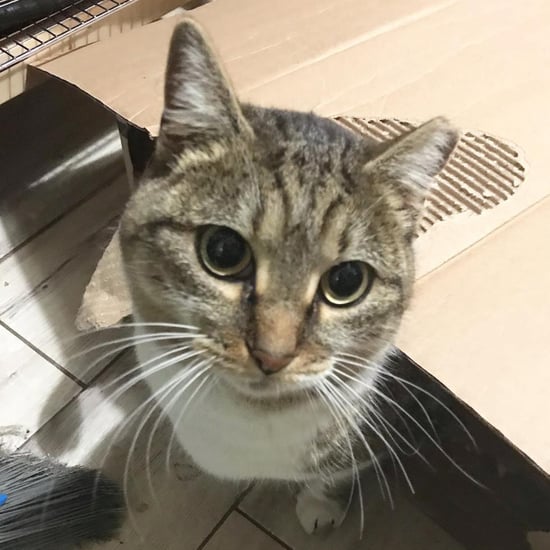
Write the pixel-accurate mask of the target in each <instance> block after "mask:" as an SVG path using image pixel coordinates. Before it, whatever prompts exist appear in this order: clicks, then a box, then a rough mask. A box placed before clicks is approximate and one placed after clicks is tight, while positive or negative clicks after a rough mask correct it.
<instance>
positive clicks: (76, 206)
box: [0, 171, 124, 262]
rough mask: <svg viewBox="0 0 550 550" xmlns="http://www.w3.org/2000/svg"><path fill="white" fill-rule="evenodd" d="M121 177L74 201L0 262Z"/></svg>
mask: <svg viewBox="0 0 550 550" xmlns="http://www.w3.org/2000/svg"><path fill="white" fill-rule="evenodd" d="M121 175H124V171H121V172H120V173H119V174H117V175H116V176H112V177H111V178H109V180H108V181H107V182H105V183H103V184H101V185H99V186H98V187H96V188H95V189H93V190H92V191H90V192H89V193H88V194H87V195H85V196H84V197H82V198H80V199H79V200H78V201H76V202H75V203H74V204H73V205H71V206H69V207H68V208H67V210H64V211H63V212H61V213H60V214H58V215H57V216H55V217H54V218H53V219H51V220H50V221H49V222H47V223H46V224H45V225H43V226H42V227H39V228H38V229H37V230H36V231H35V232H34V233H31V234H30V235H29V236H27V238H25V239H23V240H22V241H21V242H20V243H19V244H17V245H16V246H14V247H13V248H12V249H11V250H10V251H9V252H6V253H5V254H4V255H3V256H1V257H0V262H3V261H4V260H6V259H8V258H9V257H11V256H13V255H14V254H15V253H16V252H18V251H19V250H21V249H22V248H23V247H24V246H26V245H28V244H29V243H30V242H31V241H33V240H34V239H36V238H37V237H39V236H40V235H42V233H45V232H46V231H47V230H48V229H50V228H51V227H53V226H54V225H56V224H57V223H58V222H59V221H61V220H62V219H63V218H64V217H65V216H68V215H69V214H71V213H73V212H74V211H75V210H76V209H77V208H79V207H80V206H82V205H83V204H84V203H86V202H88V201H89V200H91V199H93V198H94V197H95V196H96V195H98V194H99V193H101V191H103V190H104V189H106V188H107V187H108V186H109V185H112V184H113V183H114V182H115V181H116V180H117V179H119V178H120V177H121Z"/></svg>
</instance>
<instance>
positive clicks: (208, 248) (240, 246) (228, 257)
mask: <svg viewBox="0 0 550 550" xmlns="http://www.w3.org/2000/svg"><path fill="white" fill-rule="evenodd" d="M198 252H199V256H200V260H201V262H202V264H203V265H204V267H205V268H206V270H207V271H209V272H210V273H211V274H212V275H214V276H216V277H244V276H246V275H248V271H249V268H251V267H252V251H251V250H250V246H249V245H248V243H247V242H246V241H245V240H244V239H243V238H242V237H241V236H240V235H239V234H238V233H237V232H236V231H233V229H230V228H229V227H223V226H219V225H211V226H208V227H207V228H206V230H205V231H204V232H203V233H202V234H201V235H200V238H199V246H198Z"/></svg>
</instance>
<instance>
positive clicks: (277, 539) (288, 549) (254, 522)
mask: <svg viewBox="0 0 550 550" xmlns="http://www.w3.org/2000/svg"><path fill="white" fill-rule="evenodd" d="M235 512H237V514H240V515H241V516H242V517H243V518H244V519H246V520H248V521H249V522H250V523H252V525H254V526H255V527H257V528H258V529H259V530H260V531H262V532H263V533H265V534H266V535H267V536H268V537H270V538H272V539H273V540H274V541H275V542H278V543H279V544H280V545H281V546H282V547H283V548H285V549H286V550H294V549H293V548H292V546H289V545H288V544H287V543H286V542H285V541H284V540H283V539H281V538H280V537H278V536H277V535H276V534H275V533H273V532H272V531H270V530H269V529H268V528H267V527H264V526H263V525H262V524H261V523H260V522H259V521H257V520H256V519H254V518H253V517H252V516H250V515H248V514H247V513H246V512H245V511H244V510H243V509H242V508H239V507H237V509H236V510H235Z"/></svg>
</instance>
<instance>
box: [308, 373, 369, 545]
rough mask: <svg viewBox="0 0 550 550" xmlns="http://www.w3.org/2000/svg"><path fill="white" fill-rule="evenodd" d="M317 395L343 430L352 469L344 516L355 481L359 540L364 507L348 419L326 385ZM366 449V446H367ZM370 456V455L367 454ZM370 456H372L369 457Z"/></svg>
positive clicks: (350, 499) (322, 386)
mask: <svg viewBox="0 0 550 550" xmlns="http://www.w3.org/2000/svg"><path fill="white" fill-rule="evenodd" d="M318 390H319V395H320V396H321V398H322V399H323V401H324V403H325V405H326V407H327V409H328V410H329V411H330V413H331V415H332V416H333V418H334V419H335V421H336V422H337V424H338V425H339V426H340V429H341V430H343V432H344V434H345V437H346V440H347V443H348V449H349V457H350V461H351V469H352V488H351V492H350V497H349V499H348V503H347V508H346V514H347V513H348V512H349V509H350V507H351V504H352V500H353V490H354V488H355V481H354V480H355V479H356V480H357V491H358V496H359V508H360V520H359V538H360V539H361V538H363V532H364V529H365V505H364V502H363V488H362V487H361V478H360V475H359V468H358V466H357V460H356V458H355V453H354V452H353V445H352V443H351V439H350V437H349V433H348V430H347V429H346V426H345V424H346V419H347V423H348V424H350V419H349V417H347V416H346V415H345V414H342V412H343V411H342V410H341V409H340V407H338V403H337V402H335V403H333V397H332V396H331V394H330V393H329V392H328V385H327V384H326V383H324V382H323V383H322V384H320V385H319V386H318ZM367 448H368V445H367ZM369 454H370V453H369ZM371 456H372V455H371Z"/></svg>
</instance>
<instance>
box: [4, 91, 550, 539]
mask: <svg viewBox="0 0 550 550" xmlns="http://www.w3.org/2000/svg"><path fill="white" fill-rule="evenodd" d="M33 93H35V92H31V94H30V97H27V98H23V99H21V100H19V102H20V105H13V106H10V109H11V110H10V109H6V108H5V106H4V107H2V108H0V128H6V127H8V124H11V127H15V126H14V125H13V119H14V114H13V113H14V112H16V111H17V109H19V111H21V110H24V111H25V112H26V113H27V117H26V118H24V119H23V120H22V122H21V124H19V125H17V128H18V132H19V133H20V135H19V138H22V136H23V133H24V132H25V131H27V132H30V134H32V136H34V137H33V138H32V142H33V143H34V144H35V146H36V147H35V148H33V149H32V151H33V155H32V159H26V158H23V157H22V152H21V146H18V148H17V147H16V146H15V145H14V142H13V141H10V140H9V139H8V138H7V137H6V134H5V133H4V134H3V136H2V135H0V166H6V164H5V163H8V164H9V166H10V167H11V168H10V169H9V170H7V171H4V176H2V174H0V216H1V218H0V343H1V346H2V352H3V353H2V354H0V399H1V400H2V402H3V407H2V410H1V412H0V426H2V428H3V429H2V430H0V434H2V435H1V436H0V443H2V444H5V445H6V446H8V447H9V448H12V449H15V448H19V447H24V448H26V449H28V450H31V451H33V452H37V453H50V454H52V455H53V456H56V457H59V458H60V459H62V460H65V461H67V462H69V463H82V464H88V465H93V466H97V467H102V468H104V469H105V471H106V472H107V473H109V474H110V475H111V476H113V477H114V478H116V479H120V480H123V479H124V478H125V477H126V478H127V479H128V484H127V490H128V500H129V502H130V509H131V514H130V516H129V518H128V520H127V522H126V524H125V526H124V528H123V531H122V533H121V535H120V537H119V538H117V539H116V540H113V541H112V542H110V543H107V544H103V545H98V546H95V547H94V548H98V549H99V548H102V549H104V550H108V549H109V550H110V549H115V548H120V545H121V544H124V545H125V546H124V547H125V548H132V549H136V550H138V549H141V548H143V549H145V548H147V549H148V550H172V549H173V550H176V549H177V550H194V549H197V550H198V549H202V548H204V549H206V550H222V549H223V550H240V549H250V550H253V549H256V548H258V549H259V548H262V549H264V550H276V549H282V548H287V549H288V548H293V549H295V550H309V549H318V550H323V549H327V550H329V549H338V550H346V549H352V548H353V549H359V548H365V549H369V550H382V549H388V550H389V549H392V550H401V549H402V550H405V549H407V550H414V549H422V550H440V549H441V550H459V549H460V548H461V547H460V546H459V545H458V544H457V543H455V542H454V541H453V540H451V539H450V538H449V537H448V535H447V534H446V533H444V532H442V531H441V530H440V529H439V528H438V527H437V526H436V525H434V524H433V523H432V522H431V521H430V520H429V519H428V518H427V517H425V516H423V515H422V514H421V513H420V512H419V511H418V510H417V509H416V508H415V507H414V506H413V505H412V504H411V501H410V500H408V499H405V498H400V497H398V498H397V504H396V508H395V510H394V511H392V510H391V509H390V508H389V505H388V504H387V503H386V502H385V501H383V500H382V499H381V498H380V497H379V496H378V492H377V491H375V490H369V489H370V487H371V485H368V480H367V485H368V486H367V488H366V489H365V491H366V492H367V493H369V498H368V505H367V510H366V534H365V537H364V539H363V540H362V541H358V534H359V514H358V510H354V511H353V513H352V514H351V515H350V517H349V518H348V520H347V521H346V523H345V524H344V525H343V526H342V527H341V528H340V529H339V530H337V531H335V532H333V533H331V534H328V535H324V536H317V537H310V536H307V535H305V534H304V533H303V532H302V530H301V528H300V527H299V525H298V522H297V520H296V518H295V515H294V510H293V501H292V495H291V494H290V493H289V492H288V491H287V490H286V489H283V488H275V487H268V486H266V487H255V488H253V489H250V488H247V487H244V486H237V485H233V484H229V483H222V482H220V481H217V480H215V479H212V478H209V477H207V476H205V475H203V474H201V473H200V472H198V471H197V470H196V469H195V468H194V467H193V466H192V465H191V464H189V462H188V461H187V460H186V459H185V456H184V455H183V454H182V452H181V451H180V450H179V449H177V448H174V452H173V454H172V456H171V457H170V460H169V461H168V462H169V465H168V466H167V464H166V463H167V460H166V449H167V447H168V440H169V438H170V430H169V426H168V425H167V424H166V423H165V422H164V421H163V419H162V418H161V419H159V422H156V419H157V416H155V415H152V418H150V419H149V421H148V422H147V423H145V424H144V423H142V422H141V420H142V418H143V415H142V414H141V413H143V412H145V411H147V410H148V407H147V404H146V403H147V398H148V391H147V389H146V388H145V387H144V386H143V385H139V384H138V386H136V387H133V388H132V389H131V390H130V391H126V392H124V393H121V392H117V388H120V386H121V381H120V380H119V377H120V376H121V375H123V374H124V373H125V372H127V371H128V369H130V368H132V366H134V365H135V362H134V357H133V354H132V353H131V352H125V353H122V354H121V355H118V356H116V357H115V358H114V359H113V360H111V362H110V363H107V362H106V361H101V362H99V363H97V361H95V359H94V356H86V358H85V359H86V360H83V359H82V358H80V359H79V360H75V359H74V356H75V354H77V353H78V352H80V351H82V350H83V349H85V348H87V347H90V345H91V344H94V343H97V340H98V338H94V339H92V340H93V341H91V340H90V339H89V338H82V337H78V335H77V333H76V331H75V329H74V327H73V321H74V318H75V315H76V311H77V309H78V306H79V300H80V297H81V294H82V291H83V289H84V287H85V285H86V283H87V281H88V279H89V277H90V275H91V273H92V270H93V267H94V265H95V262H96V261H97V259H98V257H99V255H100V253H101V250H102V245H103V244H104V243H105V242H106V239H108V237H109V234H110V232H112V230H113V227H114V225H115V223H116V217H117V215H118V214H119V212H120V210H121V208H122V206H123V203H124V200H125V198H126V196H127V192H128V189H127V185H126V181H125V177H124V171H123V164H122V159H121V153H120V149H119V146H118V141H117V139H118V138H117V134H116V128H115V126H114V124H113V121H112V120H111V119H110V118H109V117H108V116H106V115H105V114H104V113H103V112H102V111H101V110H100V109H99V108H98V107H97V106H94V105H92V104H90V103H89V102H87V101H83V100H81V99H80V98H79V97H77V95H75V94H74V92H71V93H69V92H66V91H63V90H60V89H57V88H55V86H53V90H49V93H50V94H53V96H54V97H55V98H56V99H55V100H50V101H51V104H52V107H51V108H50V112H49V116H48V117H44V116H42V115H41V116H38V114H41V113H42V112H40V113H38V114H37V116H36V118H35V120H37V121H38V122H37V123H36V124H35V126H33V127H32V128H26V126H28V125H29V124H30V122H29V117H31V116H33V108H36V105H37V103H38V102H37V100H36V98H33V96H32V94H33ZM36 93H37V94H38V92H36ZM40 93H45V92H40ZM65 94H68V95H67V96H65ZM68 104H69V105H71V109H72V111H71V112H79V117H80V119H81V120H79V121H78V124H77V123H76V122H75V121H74V120H73V121H72V122H70V121H68V120H67V117H63V116H62V115H63V113H62V112H56V109H59V108H60V105H65V106H66V105H68ZM26 105H27V106H28V108H27V107H25V106H26ZM33 106H34V107H33ZM52 113H53V114H54V115H55V116H54V120H56V127H55V129H54V130H52V126H51V121H52ZM82 113H88V114H82ZM42 114H43V113H42ZM76 125H78V127H79V128H80V129H81V131H80V132H77V133H75V132H76V130H75V126H76ZM83 129H84V130H83ZM52 132H53V134H55V135H53V136H51V137H50V134H51V133H52ZM30 134H29V135H30ZM81 134H83V135H81ZM37 135H40V136H42V138H41V139H38V138H37V137H36V136H37ZM45 136H48V137H47V138H46V137H45ZM98 136H100V139H99V141H98ZM92 138H93V139H92ZM2 140H4V141H2ZM37 151H40V152H37ZM2 155H5V157H4V158H2ZM6 174H8V175H9V178H8V179H6ZM100 339H101V337H100ZM96 357H97V356H96ZM93 362H96V363H97V364H96V365H95V366H94V367H93V368H91V369H90V368H89V365H90V364H91V363H93ZM140 406H141V408H140ZM143 424H144V425H143ZM155 424H156V425H157V426H158V430H157V431H156V434H155V436H154V437H153V438H152V442H151V445H150V448H149V450H148V446H149V441H148V440H149V433H150V432H151V429H152V428H153V427H154V426H155ZM139 427H141V428H142V429H141V431H140V435H139V437H134V436H135V434H136V433H137V432H138V428H139ZM129 450H133V453H132V458H131V460H127V457H128V455H129ZM147 465H148V467H147ZM125 473H126V475H125ZM373 486H374V485H373ZM545 544H548V542H544V541H542V542H541V541H539V543H538V545H537V550H543V548H549V547H548V546H546V547H545V546H544V545H545Z"/></svg>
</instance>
